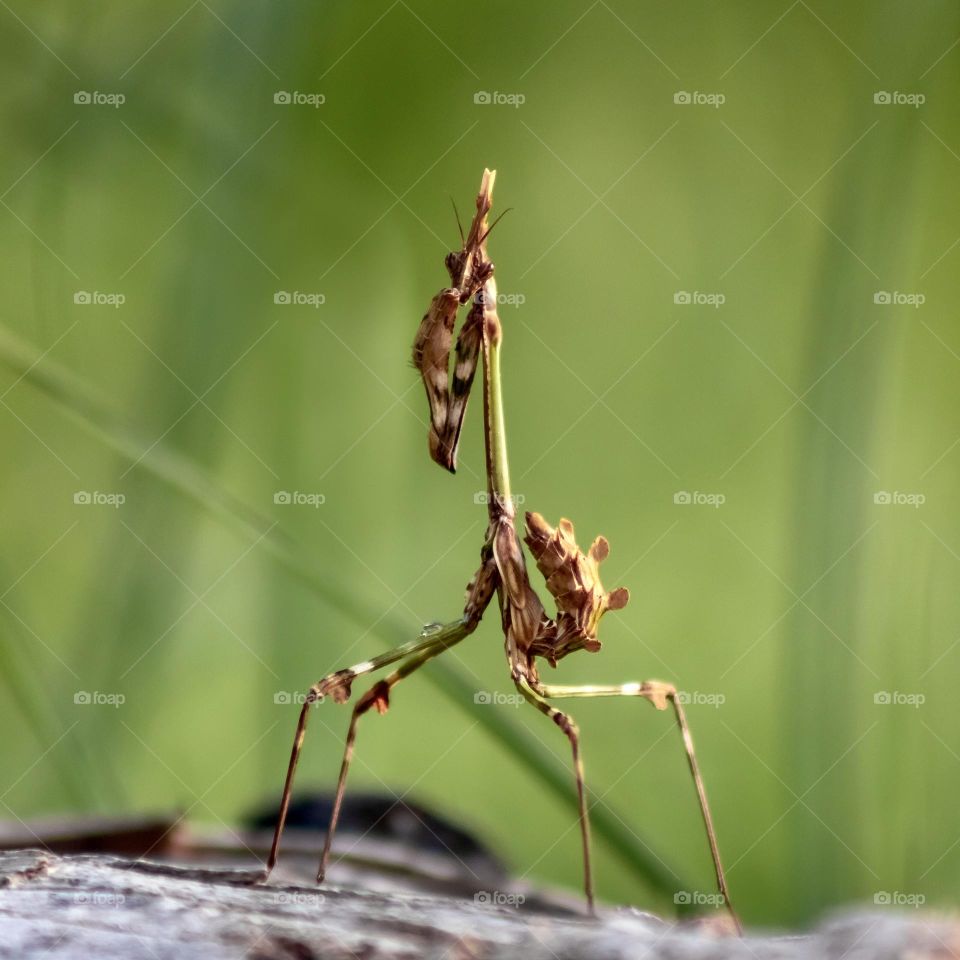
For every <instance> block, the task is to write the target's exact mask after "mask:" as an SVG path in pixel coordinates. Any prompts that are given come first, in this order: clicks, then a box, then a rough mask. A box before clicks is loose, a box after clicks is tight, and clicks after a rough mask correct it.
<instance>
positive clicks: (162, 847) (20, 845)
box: [0, 814, 181, 857]
mask: <svg viewBox="0 0 960 960" xmlns="http://www.w3.org/2000/svg"><path fill="white" fill-rule="evenodd" d="M180 824H181V817H180V816H178V815H177V814H166V815H160V814H158V815H156V816H129V817H116V816H114V817H95V816H86V815H85V816H82V817H78V816H63V817H45V818H43V819H37V820H30V821H26V822H24V821H22V820H11V821H0V850H22V849H27V848H38V847H39V848H42V849H44V850H47V851H49V852H51V853H59V854H66V853H113V854H117V855H119V856H124V857H145V856H147V855H150V856H153V857H162V856H165V855H168V854H170V853H172V852H173V850H174V849H175V847H176V846H177V844H178V843H179V840H180Z"/></svg>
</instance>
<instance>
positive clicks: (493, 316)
mask: <svg viewBox="0 0 960 960" xmlns="http://www.w3.org/2000/svg"><path fill="white" fill-rule="evenodd" d="M495 177H496V172H495V171H493V170H485V171H484V173H483V179H482V181H481V184H480V192H479V194H478V196H477V209H476V214H475V216H474V218H473V221H472V223H471V225H470V229H469V231H468V233H467V235H466V237H464V236H463V234H462V231H461V241H462V247H461V249H460V250H458V251H454V252H452V253H450V254H448V255H447V257H446V268H447V273H448V274H449V277H450V284H451V285H450V286H448V287H444V288H443V289H441V290H440V291H439V292H438V293H437V295H436V296H435V297H434V298H433V300H432V301H431V303H430V307H429V309H428V310H427V313H426V314H425V315H424V317H423V319H422V321H421V323H420V327H419V329H418V331H417V335H416V338H415V340H414V344H413V365H414V367H416V369H417V370H418V371H419V373H420V376H421V378H422V380H423V385H424V389H425V391H426V395H427V403H428V406H429V410H430V421H429V427H428V449H429V452H430V456H431V458H432V459H433V460H434V461H435V462H436V463H438V464H439V465H440V466H442V467H444V468H445V469H446V470H449V471H450V472H451V473H453V472H455V471H456V462H457V447H458V444H459V439H460V432H461V428H462V426H463V422H464V418H465V416H466V411H467V401H468V399H469V395H470V390H471V388H472V385H473V381H474V378H475V374H476V371H477V365H478V363H480V364H481V365H482V377H481V381H482V385H483V387H482V389H483V426H484V449H485V456H486V473H487V498H486V501H487V513H488V516H487V529H486V534H485V536H484V540H483V545H482V547H481V550H480V566H479V568H478V569H477V571H476V573H475V574H474V576H473V578H472V579H471V581H470V583H469V584H468V585H467V595H466V602H465V604H464V608H463V613H462V614H461V616H460V617H458V618H457V619H455V620H452V621H450V622H449V623H445V624H436V625H432V626H431V627H429V628H425V629H424V631H423V632H422V633H421V635H420V636H419V637H417V638H416V639H414V640H411V641H410V642H409V643H406V644H403V645H401V646H399V647H396V648H395V649H394V650H390V651H388V652H387V653H384V654H382V655H381V656H379V657H375V658H373V659H372V660H368V661H365V662H364V663H360V664H356V665H355V666H353V667H349V668H346V669H343V670H337V671H335V672H334V673H331V674H328V675H327V676H325V677H323V678H322V679H321V680H318V681H317V682H316V683H315V684H313V686H312V687H310V689H309V690H308V691H307V694H306V696H305V698H304V704H303V707H302V709H301V711H300V717H299V720H298V723H297V729H296V734H295V736H294V742H293V749H292V751H291V754H290V761H289V764H288V767H287V775H286V780H285V782H284V787H283V795H282V798H281V802H280V813H279V817H278V820H277V825H276V829H275V833H274V837H273V843H272V845H271V848H270V854H269V858H268V860H267V865H266V870H265V872H264V875H263V878H262V879H264V880H265V879H266V878H267V877H268V876H269V875H270V872H271V871H272V870H273V867H274V865H275V864H276V862H277V856H278V853H279V849H280V838H281V836H282V834H283V828H284V824H285V822H286V816H287V812H288V810H289V806H290V797H291V792H292V788H293V780H294V774H295V772H296V768H297V761H298V760H299V757H300V751H301V748H302V746H303V740H304V736H305V734H306V729H307V720H308V718H309V715H310V708H311V707H312V706H313V704H315V703H316V702H318V701H320V700H322V699H324V698H325V697H327V696H330V697H332V698H333V700H334V701H335V702H337V703H344V702H346V701H347V700H349V699H350V695H351V689H352V684H353V682H354V681H355V680H356V679H357V678H358V677H360V676H362V675H365V674H368V673H373V672H374V671H377V670H380V669H382V668H384V667H388V666H390V665H392V664H397V666H396V667H394V669H393V671H392V672H391V673H390V674H388V675H387V676H386V677H385V678H383V679H382V680H379V681H378V682H377V683H375V684H374V685H373V686H372V687H370V689H369V690H367V691H366V692H365V693H364V694H362V695H361V696H360V698H359V699H358V700H357V701H356V703H355V705H354V708H353V713H352V715H351V719H350V726H349V729H348V732H347V739H346V745H345V748H344V753H343V761H342V763H341V766H340V776H339V779H338V782H337V790H336V795H335V798H334V803H333V810H332V814H331V817H330V825H329V828H328V830H327V834H326V839H325V841H324V846H323V852H322V854H321V857H320V866H319V869H318V871H317V882H322V881H323V879H324V877H325V875H326V871H327V865H328V862H329V858H330V849H331V845H332V842H333V838H334V834H335V832H336V828H337V822H338V819H339V816H340V810H341V807H342V803H343V796H344V790H345V788H346V782H347V774H348V772H349V770H350V762H351V760H352V758H353V751H354V746H355V743H356V737H357V726H358V723H359V721H360V718H361V717H362V716H363V715H364V714H365V713H367V712H368V711H370V710H371V709H375V710H377V712H379V713H381V714H382V713H386V712H387V709H388V708H389V706H390V696H391V693H392V691H393V688H394V687H395V686H396V685H397V684H398V683H399V682H400V681H401V680H403V679H404V678H405V677H408V676H409V675H410V674H411V673H413V672H414V671H416V670H418V669H419V668H420V667H421V666H423V665H424V664H425V663H427V662H428V661H430V660H432V659H433V658H434V657H437V656H440V654H442V653H444V652H445V651H446V650H448V649H450V648H451V647H453V646H454V645H455V644H457V643H460V642H461V641H462V640H464V639H465V638H466V637H468V636H469V635H470V634H472V633H473V632H474V631H475V630H476V628H477V626H478V625H479V623H480V619H481V617H482V616H483V614H484V612H485V610H486V609H487V607H488V606H489V604H490V602H491V600H492V599H493V597H494V595H496V597H497V601H498V605H499V608H500V621H501V626H502V630H503V636H504V647H505V652H506V658H507V664H508V667H509V669H510V677H511V680H512V681H513V683H514V685H515V686H516V688H517V690H518V691H519V692H520V694H522V696H523V699H524V700H525V701H526V702H527V703H529V704H530V705H531V706H533V707H535V708H536V709H537V710H538V711H539V712H540V713H542V714H544V715H545V716H546V717H547V718H548V719H550V720H552V721H553V722H554V723H555V724H556V725H557V726H558V727H559V728H560V730H561V731H562V733H563V734H564V735H565V736H566V738H567V740H568V741H569V743H570V748H571V751H572V759H573V768H574V777H575V783H576V789H577V797H578V801H579V822H580V834H581V843H582V847H583V866H584V889H585V893H586V899H587V905H588V908H589V910H590V912H591V913H593V911H594V895H593V871H592V867H591V857H590V821H589V815H588V807H587V797H586V788H585V785H584V773H583V761H582V759H581V752H580V733H579V729H578V727H577V725H576V723H575V722H574V720H573V718H572V717H571V716H570V715H569V714H568V713H566V712H564V711H561V710H559V709H558V708H557V707H555V706H554V705H553V703H552V701H554V700H560V699H565V698H592V697H638V698H641V699H644V700H647V701H648V702H650V703H651V704H652V705H653V706H654V707H656V708H657V710H667V709H670V708H672V710H673V713H674V717H675V719H676V723H677V726H678V727H679V730H680V733H681V737H682V740H683V746H684V751H685V753H686V757H687V763H688V765H689V767H690V773H691V776H692V778H693V783H694V787H695V790H696V794H697V799H698V802H699V807H700V813H701V816H702V818H703V823H704V827H705V830H706V835H707V841H708V845H709V848H710V854H711V857H712V859H713V866H714V870H715V872H716V878H717V886H718V888H719V892H720V894H721V897H722V899H723V901H724V903H725V904H726V905H727V908H728V909H729V910H730V913H731V916H732V917H733V920H734V923H735V925H736V926H737V929H738V930H739V929H740V925H739V920H738V919H737V917H736V914H735V913H734V911H733V908H732V906H731V904H730V898H729V893H728V890H727V883H726V878H725V876H724V872H723V866H722V864H721V860H720V851H719V847H718V845H717V839H716V831H715V830H714V826H713V818H712V816H711V813H710V807H709V804H708V803H707V795H706V790H705V788H704V785H703V778H702V777H701V775H700V769H699V766H698V763H697V758H696V753H695V751H694V747H693V739H692V737H691V735H690V728H689V726H688V724H687V720H686V716H685V714H684V710H683V705H682V703H681V702H680V697H679V695H678V691H677V690H676V688H675V687H674V686H673V685H672V684H670V683H663V682H661V681H658V680H648V681H644V682H642V683H623V684H611V685H583V686H563V685H555V684H549V683H544V682H543V681H542V680H541V679H540V673H539V670H538V665H537V659H538V658H539V659H542V660H546V661H547V662H548V663H549V664H551V665H552V666H556V664H557V662H558V661H559V660H560V659H562V658H563V657H566V656H568V655H569V654H571V653H575V652H577V651H579V650H586V651H589V652H596V651H597V650H599V649H600V641H599V640H598V638H597V632H598V628H599V624H600V620H601V618H602V617H603V616H604V614H606V613H607V612H608V611H610V610H621V609H623V607H625V606H626V605H627V601H628V600H629V598H630V597H629V593H628V591H627V589H626V588H625V587H620V588H618V589H616V590H613V591H611V592H607V591H606V590H605V589H604V587H603V584H602V583H601V581H600V564H601V563H602V562H603V561H604V560H605V559H606V557H607V555H608V553H609V550H610V548H609V544H608V542H607V540H606V538H605V537H597V538H596V539H595V540H594V541H593V543H592V544H591V545H590V547H589V549H588V550H587V551H586V552H584V551H583V550H581V549H580V547H579V546H578V544H577V540H576V535H575V531H574V527H573V524H572V523H571V522H570V521H569V520H566V519H561V520H560V521H559V523H558V524H557V526H556V527H553V526H551V525H550V524H549V523H548V522H547V521H546V520H545V519H544V518H543V517H542V516H540V514H538V513H527V514H526V516H525V518H524V520H525V522H524V538H523V539H524V541H525V542H526V544H527V547H528V549H529V551H530V554H531V556H532V557H533V559H534V561H535V563H536V566H537V569H538V570H539V572H540V573H541V574H542V575H543V577H544V580H545V582H546V588H547V591H548V592H549V593H550V594H551V596H552V597H553V600H554V603H555V606H556V613H555V615H554V616H549V615H548V614H547V612H546V610H545V609H544V606H543V604H542V602H541V600H540V598H539V596H538V595H537V593H536V592H535V591H534V589H533V587H532V586H531V583H530V578H529V576H528V574H527V568H526V561H525V559H524V553H523V548H522V546H521V540H520V533H519V532H518V529H517V522H516V515H515V510H514V499H513V497H512V496H511V492H510V473H509V467H508V463H507V441H506V432H505V427H504V411H503V399H502V395H501V380H500V349H501V343H502V328H501V324H500V319H499V317H498V315H497V285H496V279H495V277H494V268H493V263H492V262H491V261H490V259H489V257H488V254H487V239H488V237H489V234H490V230H491V227H490V226H488V223H487V218H488V214H489V212H490V209H491V206H492V202H493V201H492V197H493V185H494V180H495ZM458 219H459V218H458ZM470 301H472V304H471V306H470V308H469V310H468V312H467V316H466V319H465V320H464V322H463V324H462V326H461V329H460V333H459V334H458V336H457V339H456V345H455V347H454V333H455V331H456V321H457V316H458V314H459V311H460V308H461V307H463V306H465V305H466V304H468V303H470ZM451 350H455V358H454V364H453V376H452V378H451V374H450V353H451Z"/></svg>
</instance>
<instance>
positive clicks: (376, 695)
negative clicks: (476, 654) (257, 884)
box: [317, 619, 479, 883]
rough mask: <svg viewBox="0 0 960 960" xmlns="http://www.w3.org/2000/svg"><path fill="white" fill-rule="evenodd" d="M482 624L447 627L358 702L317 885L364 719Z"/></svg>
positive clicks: (461, 622)
mask: <svg viewBox="0 0 960 960" xmlns="http://www.w3.org/2000/svg"><path fill="white" fill-rule="evenodd" d="M477 622H479V621H472V622H471V621H470V620H467V619H464V620H459V621H456V623H455V624H450V625H449V626H450V628H451V629H449V630H448V629H447V628H444V635H443V636H442V637H440V636H437V637H434V639H433V642H432V643H431V644H430V646H429V647H426V648H424V649H423V650H421V651H420V652H419V653H414V654H412V655H411V656H410V657H408V658H407V659H406V660H404V661H403V663H401V664H400V666H399V667H397V669H396V670H394V671H393V673H391V674H390V675H389V676H388V677H386V678H385V679H383V680H379V681H378V682H377V683H375V684H374V685H373V686H372V687H371V688H370V689H369V690H368V691H367V692H366V693H365V694H364V695H363V696H362V697H361V698H360V699H359V700H358V701H357V703H356V706H355V707H354V708H353V714H352V715H351V717H350V727H349V729H348V730H347V741H346V743H345V744H344V747H343V760H342V761H341V763H340V778H339V779H338V780H337V794H336V797H335V798H334V801H333V811H332V812H331V814H330V825H329V826H328V827H327V837H326V840H324V843H323V853H322V854H321V855H320V867H319V868H318V870H317V883H323V881H324V878H325V877H326V875H327V863H328V862H329V860H330V848H331V847H332V846H333V836H334V834H335V833H336V830H337V822H338V821H339V819H340V807H341V805H342V804H343V795H344V792H345V791H346V787H347V774H348V773H349V771H350V762H351V761H352V760H353V746H354V743H355V742H356V739H357V724H358V723H359V722H360V718H361V717H362V716H363V715H364V714H365V713H366V712H367V711H368V710H369V709H370V708H371V707H374V708H375V709H376V711H377V713H380V714H384V713H386V712H387V708H388V707H389V706H390V691H391V690H392V689H393V688H394V687H395V686H396V685H397V684H398V683H399V682H400V681H401V680H402V679H403V678H404V677H408V676H410V674H411V673H413V672H414V670H419V669H420V667H422V666H423V665H424V664H425V663H427V662H428V661H429V660H432V659H433V658H434V657H437V656H439V655H440V654H441V653H443V652H444V651H445V650H449V649H450V647H452V646H453V645H454V644H456V643H459V642H460V641H461V640H463V639H464V637H466V636H467V635H468V634H470V633H472V632H473V630H474V629H475V627H476V624H477Z"/></svg>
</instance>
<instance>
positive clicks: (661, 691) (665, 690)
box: [535, 680, 743, 933]
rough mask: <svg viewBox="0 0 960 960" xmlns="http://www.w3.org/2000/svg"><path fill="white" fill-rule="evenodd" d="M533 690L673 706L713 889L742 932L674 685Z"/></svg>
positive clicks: (552, 696) (543, 686)
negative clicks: (710, 863) (637, 699)
mask: <svg viewBox="0 0 960 960" xmlns="http://www.w3.org/2000/svg"><path fill="white" fill-rule="evenodd" d="M535 689H536V691H537V692H538V693H539V694H540V696H542V697H544V698H546V699H550V700H555V699H560V698H564V697H583V698H586V697H643V698H644V699H645V700H649V701H650V703H652V704H653V705H654V706H655V707H656V708H657V709H658V710H666V709H667V702H668V701H669V702H670V703H671V704H672V705H673V711H674V715H675V716H676V719H677V726H678V727H679V728H680V733H681V735H682V737H683V746H684V749H685V750H686V754H687V763H688V764H689V765H690V773H691V775H692V776H693V783H694V786H695V787H696V790H697V799H698V800H699V802H700V814H701V816H702V817H703V823H704V827H705V828H706V831H707V842H708V843H709V844H710V856H711V857H712V858H713V868H714V871H715V872H716V875H717V889H718V890H719V891H720V895H721V896H722V897H723V902H724V904H725V906H726V908H727V910H728V911H729V912H730V916H731V917H732V918H733V921H734V923H735V924H736V927H737V932H738V933H742V932H743V930H742V927H741V925H740V918H739V917H738V916H737V914H736V911H735V910H734V909H733V904H732V903H731V902H730V893H729V890H728V889H727V880H726V876H725V875H724V872H723V864H722V863H721V861H720V848H719V846H718V844H717V834H716V831H715V830H714V826H713V817H712V816H711V814H710V804H709V803H708V802H707V790H706V787H705V786H704V784H703V777H702V776H701V775H700V767H699V764H698V763H697V755H696V751H695V750H694V748H693V737H692V736H691V734H690V727H689V725H688V724H687V718H686V715H685V713H684V710H683V705H682V704H681V703H680V700H679V698H678V696H677V689H676V687H674V686H673V684H671V683H661V682H660V681H659V680H648V681H646V682H645V683H623V684H616V685H599V686H593V685H590V684H585V685H583V686H560V685H555V684H540V683H538V684H536V686H535Z"/></svg>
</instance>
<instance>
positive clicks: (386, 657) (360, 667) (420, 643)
mask: <svg viewBox="0 0 960 960" xmlns="http://www.w3.org/2000/svg"><path fill="white" fill-rule="evenodd" d="M464 629H465V623H464V620H463V619H460V620H454V621H452V622H451V623H448V624H445V625H444V626H442V627H440V628H438V629H436V630H434V631H433V632H432V633H430V634H429V635H428V636H422V635H421V636H420V637H419V638H418V639H416V640H411V641H410V642H409V643H404V644H401V645H400V646H399V647H395V648H394V649H393V650H388V651H387V652H386V653H383V654H381V655H380V656H379V657H374V658H373V659H372V660H366V661H364V662H363V663H358V664H356V665H354V666H352V667H348V668H347V669H345V670H337V671H335V672H334V673H331V674H328V675H327V676H325V677H324V678H323V679H322V680H318V681H317V682H316V683H315V684H314V685H313V686H312V687H311V688H310V689H309V690H308V691H307V695H306V698H305V699H304V703H303V708H302V709H301V710H300V719H299V720H298V721H297V732H296V734H295V735H294V738H293V749H292V750H291V751H290V762H289V764H288V765H287V776H286V780H285V781H284V784H283V796H282V797H281V800H280V814H279V816H278V818H277V826H276V828H275V830H274V833H273V842H272V843H271V845H270V855H269V857H268V858H267V866H266V868H265V870H264V872H263V874H262V875H261V877H260V881H261V882H266V880H267V879H268V878H269V876H270V874H271V872H272V871H273V868H274V866H275V865H276V863H277V856H278V855H279V853H280V837H281V835H282V834H283V827H284V824H285V823H286V821H287V811H288V810H289V808H290V795H291V792H292V790H293V777H294V774H295V773H296V770H297V761H298V760H299V759H300V749H301V747H302V746H303V738H304V736H305V735H306V732H307V720H308V718H309V715H310V708H311V707H312V706H313V705H314V703H317V702H318V701H320V700H323V699H324V697H326V696H327V695H331V696H332V697H333V699H334V700H335V701H336V702H337V703H344V702H346V701H347V700H348V699H349V698H350V685H351V684H352V683H353V681H354V680H355V679H356V678H357V677H360V676H363V674H365V673H372V672H373V671H374V670H380V669H381V668H382V667H386V666H389V665H390V664H391V663H396V662H397V661H398V660H403V659H404V657H409V656H415V655H416V654H418V653H420V652H421V651H424V650H428V649H433V648H434V647H435V646H436V645H437V644H438V643H441V642H443V641H444V640H449V637H450V636H452V635H457V639H462V637H463V636H466V634H460V631H462V630H464ZM472 629H473V627H470V628H469V629H467V632H468V633H469V632H470V631H471V630H472ZM454 642H455V641H454Z"/></svg>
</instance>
